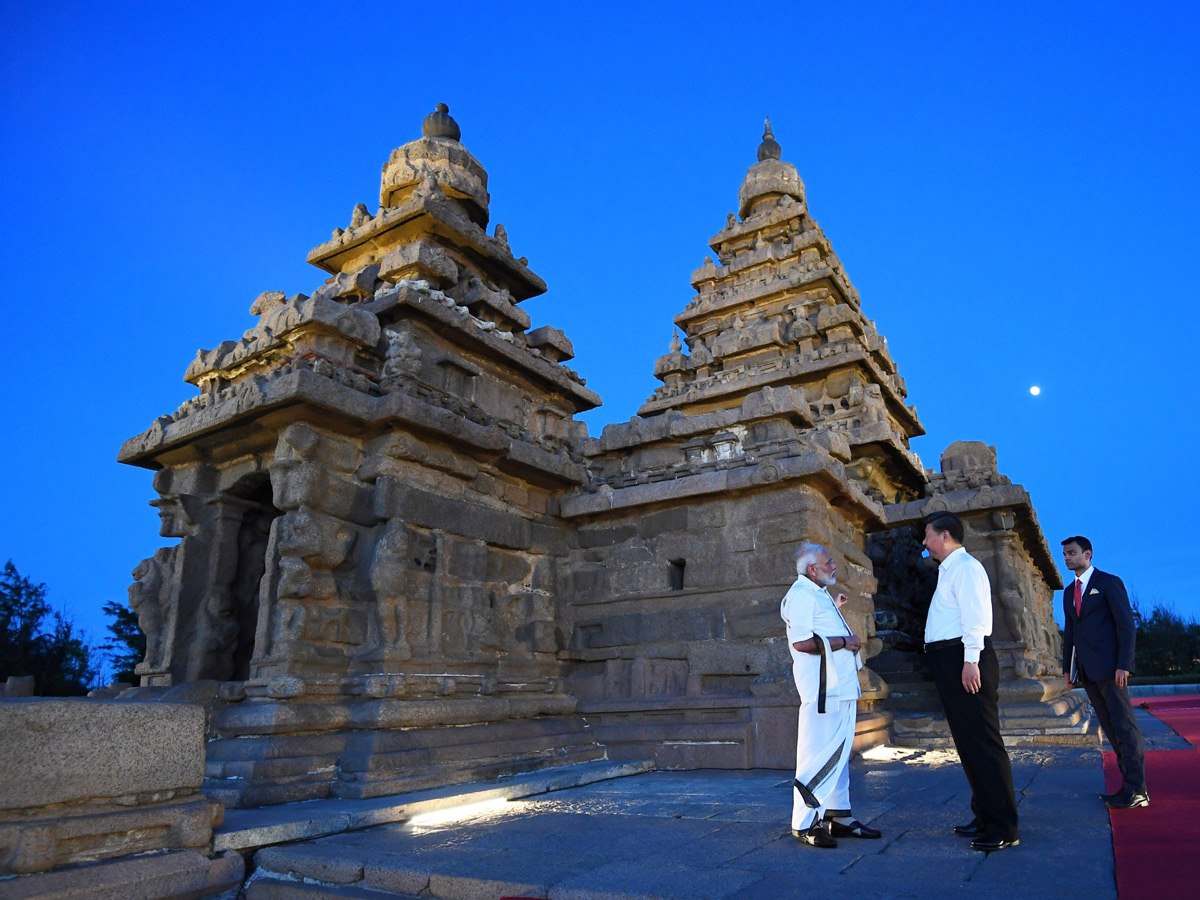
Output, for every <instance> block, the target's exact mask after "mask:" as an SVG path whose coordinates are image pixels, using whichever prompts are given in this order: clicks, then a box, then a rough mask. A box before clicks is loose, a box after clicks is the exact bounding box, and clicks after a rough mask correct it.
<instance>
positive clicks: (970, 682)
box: [925, 512, 1021, 852]
mask: <svg viewBox="0 0 1200 900" xmlns="http://www.w3.org/2000/svg"><path fill="white" fill-rule="evenodd" d="M964 534H965V531H964V528H963V523H962V519H960V518H959V517H958V516H956V515H954V513H951V512H937V513H933V514H932V515H930V516H928V517H927V518H926V519H925V549H927V550H928V551H929V555H930V556H932V557H933V558H934V559H936V560H937V561H938V564H939V565H938V583H937V589H936V590H935V591H934V592H933V599H932V600H931V601H930V603H929V617H928V618H927V619H926V620H925V653H926V658H927V659H928V661H929V667H930V671H931V672H932V673H933V680H934V684H936V685H937V690H938V696H939V697H940V698H941V701H942V709H943V710H944V711H945V713H946V723H947V724H948V725H949V726H950V734H951V736H952V737H953V738H954V747H955V749H956V750H957V751H958V756H959V759H960V760H961V761H962V767H963V772H964V773H965V774H966V776H967V781H968V783H969V784H970V785H971V812H973V813H974V814H975V818H974V819H972V820H971V822H969V823H968V824H966V825H955V826H954V833H955V834H957V835H959V836H960V837H969V838H971V839H972V840H971V849H972V850H982V851H984V852H991V851H994V850H1004V849H1006V848H1007V847H1015V846H1017V844H1019V843H1020V842H1021V840H1020V836H1019V834H1018V832H1017V801H1016V796H1015V793H1014V791H1013V783H1012V765H1011V763H1010V762H1009V759H1008V751H1006V750H1005V749H1004V740H1003V738H1002V737H1001V735H1000V705H999V692H998V688H999V682H1000V663H999V660H997V658H996V651H995V650H994V649H992V642H991V638H990V635H991V633H992V588H991V584H990V582H989V581H988V576H987V571H986V570H985V569H984V568H983V565H982V564H981V563H980V562H979V560H977V559H975V557H973V556H971V555H970V554H969V553H967V551H966V550H964V549H963V536H964Z"/></svg>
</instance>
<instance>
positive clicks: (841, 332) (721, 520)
mask: <svg viewBox="0 0 1200 900" xmlns="http://www.w3.org/2000/svg"><path fill="white" fill-rule="evenodd" d="M709 245H710V246H711V247H712V249H713V251H714V252H715V253H716V255H717V262H714V261H713V259H712V258H711V257H710V258H706V259H705V260H704V264H703V265H702V266H701V267H700V268H699V269H698V270H696V271H695V272H694V273H693V275H692V286H693V287H694V288H695V290H696V295H695V297H694V298H693V299H692V301H691V302H690V303H689V304H688V305H687V308H686V309H684V310H683V312H681V313H680V314H679V315H677V316H676V317H675V325H676V326H678V328H679V329H680V330H682V332H683V335H684V342H686V345H687V352H686V353H685V352H684V344H683V343H682V342H680V340H679V337H678V334H676V335H675V336H673V338H672V343H671V347H670V352H668V353H667V354H666V355H665V356H662V357H660V358H659V359H658V361H657V362H656V363H655V366H654V373H655V375H656V376H657V378H658V379H659V380H660V381H662V386H661V387H660V388H658V389H657V390H656V391H655V392H654V394H653V395H652V396H651V397H650V398H649V399H648V400H647V401H646V403H645V404H644V405H643V406H642V407H641V409H640V410H639V411H638V416H637V417H636V418H634V419H633V420H631V421H630V422H629V423H627V424H622V425H612V426H609V427H607V428H605V429H604V433H603V435H602V437H601V438H600V439H599V440H593V441H590V442H589V444H588V445H587V447H586V451H585V452H586V455H587V460H588V469H589V476H590V477H589V480H588V483H587V485H586V486H585V487H584V488H583V489H582V490H581V491H579V492H577V494H576V496H574V497H570V498H568V499H566V500H564V501H563V503H562V511H563V514H564V516H566V517H568V518H569V519H571V520H572V521H575V522H577V523H578V525H577V527H578V529H579V541H580V549H579V550H578V551H576V553H575V555H574V556H573V559H572V567H571V568H572V571H573V573H574V577H575V579H576V585H575V586H576V590H575V592H574V594H573V595H572V598H571V604H572V606H571V611H572V612H573V614H574V625H573V645H572V646H571V647H570V648H569V649H568V651H567V653H568V655H570V656H571V657H572V658H574V659H576V660H577V661H578V663H579V665H578V666H577V667H576V669H575V671H574V673H573V675H572V676H571V684H572V688H573V690H574V692H575V693H576V694H577V695H578V696H579V697H580V699H581V710H582V711H583V712H584V713H585V714H586V715H587V716H588V720H589V722H590V723H592V725H593V728H594V730H595V731H596V733H597V734H598V735H599V737H600V740H601V741H602V742H603V743H605V744H606V745H608V746H609V747H610V748H611V747H613V746H616V747H621V748H623V749H624V750H625V751H626V752H635V751H636V750H637V749H639V748H640V750H641V751H642V752H645V753H653V755H654V758H655V759H656V760H657V761H658V763H659V764H660V765H714V764H721V765H735V766H779V767H787V766H788V765H790V764H791V763H790V762H789V761H788V760H789V759H790V755H792V754H793V753H794V748H793V747H789V740H788V739H786V738H784V735H787V734H792V735H794V733H795V721H794V704H795V698H794V691H793V689H792V686H791V676H790V658H789V656H788V652H787V648H786V646H785V644H784V643H783V636H782V634H781V633H780V625H779V599H780V597H782V596H783V594H784V593H785V592H786V590H787V588H788V586H789V585H790V584H791V582H792V581H793V580H794V578H795V577H796V576H795V567H794V564H793V558H794V551H795V549H796V547H798V546H799V544H800V543H802V542H804V541H807V540H815V541H819V542H821V543H823V544H825V545H826V546H828V547H829V548H830V549H831V550H832V551H833V553H834V554H835V556H836V557H837V558H838V559H840V560H843V561H844V562H843V564H842V565H841V574H840V580H841V585H842V588H843V589H845V590H846V592H847V593H848V594H849V595H850V597H851V601H850V603H849V604H848V605H847V607H846V608H845V610H844V612H845V614H846V616H847V619H848V620H849V621H850V623H851V625H852V627H855V630H856V632H857V633H859V634H864V635H868V636H870V635H873V634H874V632H875V626H874V612H875V609H874V604H873V599H872V598H873V595H874V593H875V590H876V579H875V576H874V574H873V566H872V563H871V560H870V559H869V557H868V556H867V553H866V546H865V540H864V534H865V533H866V532H869V531H876V530H880V529H882V528H883V527H884V523H885V521H886V513H885V506H886V505H887V504H891V503H895V502H897V501H911V500H915V499H917V498H919V497H920V496H921V493H922V491H923V489H924V486H925V483H926V475H925V470H924V468H923V467H922V466H921V464H920V461H919V459H917V457H916V456H915V455H914V454H913V453H912V452H911V450H910V449H909V443H908V442H909V438H911V437H913V436H916V435H919V434H922V433H923V431H922V428H921V425H920V422H919V420H918V418H917V414H916V410H914V409H913V408H912V407H910V406H908V405H907V404H906V402H905V387H904V381H903V379H902V378H901V377H900V376H899V374H898V373H897V371H896V365H895V363H894V362H893V361H892V358H891V356H890V355H889V354H888V350H887V344H886V342H885V341H884V339H883V338H882V337H881V336H880V335H879V333H878V332H877V331H876V329H875V326H874V324H873V323H872V322H871V321H870V320H868V319H867V318H866V317H865V316H864V315H863V313H862V309H861V304H860V301H859V296H858V292H857V291H856V290H855V288H854V286H853V285H852V284H851V283H850V280H849V278H848V277H847V276H846V273H845V271H844V270H843V269H842V266H841V262H840V261H839V260H838V257H837V255H836V254H835V253H834V252H833V248H832V247H831V245H830V243H829V241H828V239H827V238H826V237H825V235H824V233H823V232H822V231H821V229H820V227H819V226H818V225H817V223H816V221H815V220H814V219H813V218H812V217H811V216H810V215H809V212H808V203H807V199H806V197H805V188H804V182H803V181H802V180H801V178H800V175H799V173H798V172H797V170H796V168H795V166H793V165H792V164H791V163H787V162H784V161H782V159H781V152H780V146H779V144H778V143H777V142H776V141H775V139H774V136H773V135H772V133H771V127H770V120H768V121H767V123H766V130H765V133H764V135H763V140H762V143H761V145H760V146H759V148H758V162H757V163H755V164H754V165H752V166H751V167H750V169H749V171H748V172H747V173H746V177H745V179H744V180H743V182H742V185H741V189H740V190H739V192H738V213H737V214H736V215H735V214H733V213H730V214H729V215H728V217H727V219H726V224H725V227H724V228H723V229H722V230H721V231H720V232H718V233H717V234H716V235H715V236H714V237H713V238H712V239H711V240H710V241H709ZM664 572H666V573H668V579H664V578H663V573H664ZM866 647H867V651H866V655H868V656H870V655H874V654H875V653H877V652H879V650H880V649H881V641H880V640H879V639H877V638H872V639H871V640H869V641H868V642H867V643H866ZM863 680H864V689H865V693H864V699H863V703H862V705H861V708H860V721H859V734H860V742H861V743H869V742H871V741H877V740H880V739H881V735H886V730H887V727H888V723H889V721H890V715H889V714H888V713H886V712H885V711H883V710H882V708H881V706H882V700H883V699H884V698H885V697H886V696H887V688H886V685H884V684H883V683H882V682H881V681H880V680H879V679H878V678H877V677H875V676H874V675H873V673H871V672H870V670H869V669H864V676H863ZM651 744H653V747H652V748H651V746H650V745H651ZM718 761H719V762H718Z"/></svg>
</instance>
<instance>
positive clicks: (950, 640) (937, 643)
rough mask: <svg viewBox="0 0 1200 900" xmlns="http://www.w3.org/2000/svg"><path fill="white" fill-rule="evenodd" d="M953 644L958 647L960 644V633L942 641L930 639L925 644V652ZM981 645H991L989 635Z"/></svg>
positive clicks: (952, 645)
mask: <svg viewBox="0 0 1200 900" xmlns="http://www.w3.org/2000/svg"><path fill="white" fill-rule="evenodd" d="M954 646H959V647H961V646H962V636H961V635H960V636H958V637H953V638H946V639H945V640H944V641H930V642H929V643H928V644H926V645H925V652H926V653H928V652H929V651H930V650H944V649H945V648H947V647H954ZM983 646H985V647H990V646H992V639H991V637H985V638H984V639H983Z"/></svg>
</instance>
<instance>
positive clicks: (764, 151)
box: [758, 116, 783, 162]
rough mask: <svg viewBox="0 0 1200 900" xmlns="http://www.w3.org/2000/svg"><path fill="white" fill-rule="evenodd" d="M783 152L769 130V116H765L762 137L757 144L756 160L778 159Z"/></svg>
mask: <svg viewBox="0 0 1200 900" xmlns="http://www.w3.org/2000/svg"><path fill="white" fill-rule="evenodd" d="M782 154H783V150H782V148H781V147H780V146H779V144H777V143H776V142H775V135H774V134H773V133H772V132H771V117H770V116H767V118H766V121H765V122H764V123H763V139H762V143H761V144H759V145H758V161H759V162H762V161H763V160H764V159H779V158H780V156H781V155H782Z"/></svg>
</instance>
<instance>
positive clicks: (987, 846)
mask: <svg viewBox="0 0 1200 900" xmlns="http://www.w3.org/2000/svg"><path fill="white" fill-rule="evenodd" d="M1020 843H1021V839H1020V838H1013V839H1012V840H1005V839H1004V838H989V837H977V838H975V840H973V841H971V849H972V850H980V851H982V852H984V853H995V852H996V851H997V850H1007V849H1008V848H1009V847H1016V846H1017V845H1019V844H1020Z"/></svg>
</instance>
